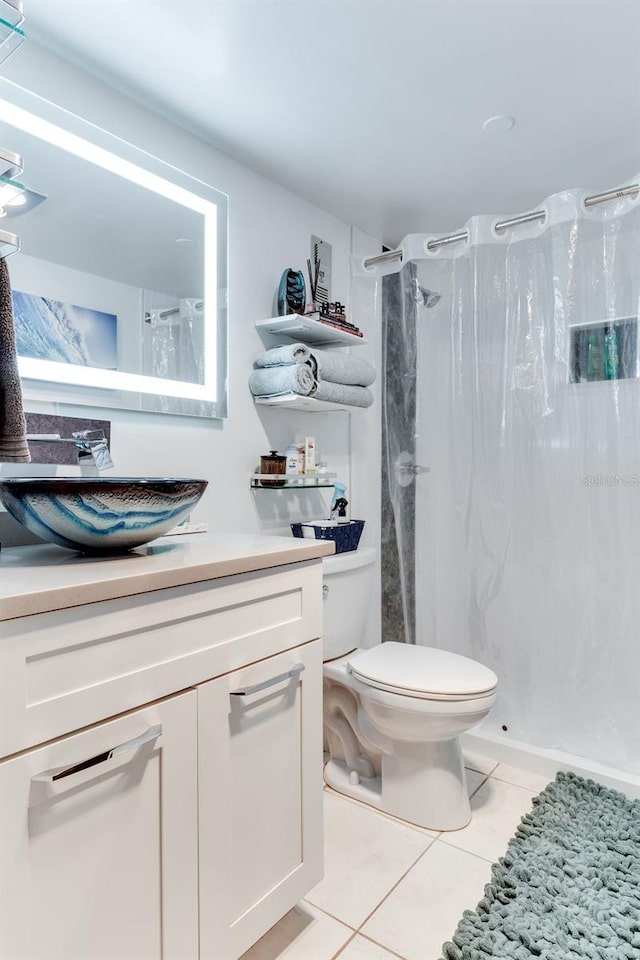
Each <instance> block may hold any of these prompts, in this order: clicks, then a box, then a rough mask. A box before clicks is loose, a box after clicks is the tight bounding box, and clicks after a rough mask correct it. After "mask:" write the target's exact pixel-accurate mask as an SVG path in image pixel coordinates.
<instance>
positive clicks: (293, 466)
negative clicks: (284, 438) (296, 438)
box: [284, 443, 299, 473]
mask: <svg viewBox="0 0 640 960" xmlns="http://www.w3.org/2000/svg"><path fill="white" fill-rule="evenodd" d="M298 453H299V448H298V445H297V443H290V444H289V446H288V447H287V449H286V450H285V452H284V455H285V457H286V458H287V469H286V472H287V473H297V472H298Z"/></svg>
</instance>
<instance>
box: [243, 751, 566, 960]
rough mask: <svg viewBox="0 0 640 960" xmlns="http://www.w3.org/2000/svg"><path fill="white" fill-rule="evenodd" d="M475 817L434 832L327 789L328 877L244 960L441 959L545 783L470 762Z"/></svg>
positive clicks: (475, 759)
mask: <svg viewBox="0 0 640 960" xmlns="http://www.w3.org/2000/svg"><path fill="white" fill-rule="evenodd" d="M466 763H467V782H468V787H469V794H470V796H471V807H472V810H473V819H472V821H471V823H470V824H469V826H468V827H465V829H464V830H457V831H455V832H450V833H434V832H433V831H431V830H424V829H422V828H420V827H414V826H410V825H409V824H406V823H404V822H403V821H401V820H396V819H394V818H393V817H389V816H386V815H385V814H381V813H378V812H377V811H376V810H373V809H372V808H371V807H367V806H365V805H364V804H361V803H358V802H357V801H355V800H350V799H348V798H346V797H343V796H341V795H340V794H338V793H335V792H334V791H332V790H330V789H328V788H327V789H326V790H325V876H324V880H322V881H321V882H320V883H319V884H318V885H317V886H316V887H314V889H313V890H311V891H310V893H309V894H308V895H307V897H306V898H305V899H304V900H302V901H301V902H300V903H299V904H298V905H297V906H296V907H295V909H293V910H291V911H290V912H289V913H288V914H287V915H286V917H284V918H283V919H282V920H281V921H280V923H278V924H276V926H275V927H273V928H272V929H271V930H269V932H268V933H266V934H265V935H264V937H262V939H261V940H259V941H258V943H256V944H255V945H254V946H253V947H252V948H251V949H250V950H249V951H247V953H245V954H244V957H243V958H242V960H398V958H400V960H440V957H441V949H440V948H441V947H442V944H443V943H444V942H445V941H446V940H448V939H450V937H451V935H452V934H453V932H454V930H455V928H456V924H457V922H458V920H459V919H460V917H461V916H462V912H463V910H466V909H472V908H473V907H475V906H476V904H477V902H478V900H480V898H481V897H482V893H483V889H484V885H485V884H486V883H488V881H489V878H490V866H491V863H492V862H493V861H494V860H497V859H498V857H500V856H501V855H502V854H503V853H504V851H505V849H506V846H507V842H508V840H509V838H510V837H511V836H512V835H513V833H514V831H515V828H516V826H517V824H518V821H519V820H520V817H521V816H522V815H523V814H524V813H526V812H527V810H528V809H529V808H530V806H531V798H532V797H533V796H534V795H535V794H536V793H539V792H540V790H542V789H543V787H545V786H546V785H547V782H548V778H546V777H541V776H538V775H536V774H530V773H527V772H526V771H523V770H517V769H516V768H515V767H509V766H507V765H506V764H502V763H501V764H498V765H496V764H495V763H493V762H492V761H490V760H487V758H485V757H481V756H477V755H475V754H467V755H466Z"/></svg>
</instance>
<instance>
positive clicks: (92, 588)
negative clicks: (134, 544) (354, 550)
mask: <svg viewBox="0 0 640 960" xmlns="http://www.w3.org/2000/svg"><path fill="white" fill-rule="evenodd" d="M333 552H334V544H333V543H332V542H331V541H326V540H296V539H294V538H292V537H271V536H258V535H247V534H218V535H215V534H213V535H212V534H195V535H191V536H180V537H165V538H164V539H160V540H156V541H155V542H154V543H150V544H147V545H146V546H144V547H138V548H137V549H136V550H132V551H131V553H127V554H125V555H121V556H118V557H91V556H81V555H80V554H77V553H72V552H71V551H69V550H65V549H64V548H63V547H56V546H52V545H49V544H42V546H40V545H39V544H38V545H33V546H28V547H9V548H8V549H5V550H2V551H0V620H11V619H13V618H15V617H26V616H30V615H32V614H35V613H46V612H48V611H50V610H64V609H65V608H67V607H75V606H79V605H80V604H83V603H95V602H96V601H98V600H113V599H115V598H116V597H128V596H132V595H133V594H136V593H145V592H147V591H148V590H160V589H163V588H165V587H177V586H180V585H182V584H185V583H197V582H198V581H201V580H214V579H217V578H218V577H230V576H233V575H234V574H238V573H250V572H252V571H255V570H266V569H268V568H269V567H280V566H284V565H285V564H288V563H298V562H300V561H304V560H315V559H317V558H318V557H323V556H328V555H329V554H332V553H333Z"/></svg>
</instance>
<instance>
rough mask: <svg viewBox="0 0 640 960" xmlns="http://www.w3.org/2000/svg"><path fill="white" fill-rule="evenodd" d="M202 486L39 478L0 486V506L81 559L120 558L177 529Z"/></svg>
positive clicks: (9, 481) (172, 481) (204, 483)
mask: <svg viewBox="0 0 640 960" xmlns="http://www.w3.org/2000/svg"><path fill="white" fill-rule="evenodd" d="M206 486H207V481H206V480H178V479H168V478H152V479H138V478H129V477H109V478H108V479H106V478H104V477H38V478H31V477H29V478H22V477H21V478H16V479H13V478H12V479H7V480H0V500H1V501H2V503H3V504H4V506H5V507H6V509H7V510H8V512H9V513H10V514H11V516H12V517H14V519H15V520H17V521H18V523H21V524H22V526H23V527H26V528H27V530H29V531H30V532H31V533H33V534H35V535H36V536H37V537H40V538H41V539H42V540H48V541H50V542H51V543H57V544H59V545H60V546H61V547H68V548H69V549H70V550H81V551H82V552H83V553H122V552H123V551H125V552H126V551H127V550H132V549H133V548H134V547H139V546H140V545H141V544H143V543H148V542H149V541H150V540H155V539H156V537H161V536H162V535H163V534H165V533H167V531H168V530H170V529H171V528H172V527H175V525H176V524H177V523H179V522H180V521H181V520H182V519H184V517H186V515H187V514H188V513H189V511H190V510H192V509H193V507H195V505H196V503H197V502H198V500H199V499H200V497H201V496H202V494H203V493H204V491H205V488H206Z"/></svg>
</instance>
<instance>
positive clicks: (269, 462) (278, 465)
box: [260, 450, 287, 487]
mask: <svg viewBox="0 0 640 960" xmlns="http://www.w3.org/2000/svg"><path fill="white" fill-rule="evenodd" d="M286 472H287V458H286V457H281V456H279V455H278V451H277V450H271V452H270V453H269V456H268V457H260V473H278V474H280V476H281V477H282V475H283V474H285V473H286ZM285 483H286V480H285V478H284V477H282V479H280V480H261V481H260V485H261V486H262V487H284V485H285Z"/></svg>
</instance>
